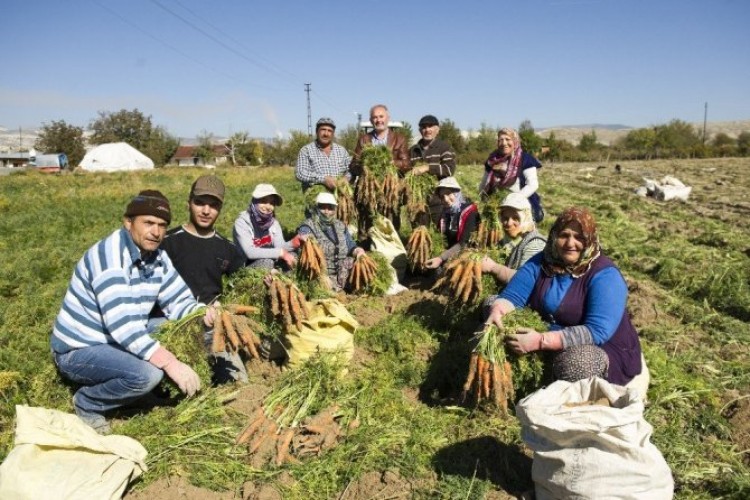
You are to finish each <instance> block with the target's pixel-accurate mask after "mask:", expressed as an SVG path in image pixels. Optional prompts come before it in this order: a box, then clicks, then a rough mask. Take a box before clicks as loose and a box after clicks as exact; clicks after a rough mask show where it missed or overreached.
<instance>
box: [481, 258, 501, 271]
mask: <svg viewBox="0 0 750 500" xmlns="http://www.w3.org/2000/svg"><path fill="white" fill-rule="evenodd" d="M497 265H498V264H497V262H495V261H494V260H492V259H490V258H489V257H487V256H486V255H485V256H484V257H482V273H484V274H487V273H492V274H495V268H496V266H497Z"/></svg>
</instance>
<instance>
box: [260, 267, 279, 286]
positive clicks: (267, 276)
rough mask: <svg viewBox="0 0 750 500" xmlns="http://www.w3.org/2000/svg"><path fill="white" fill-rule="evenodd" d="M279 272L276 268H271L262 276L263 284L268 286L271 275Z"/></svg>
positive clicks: (271, 279)
mask: <svg viewBox="0 0 750 500" xmlns="http://www.w3.org/2000/svg"><path fill="white" fill-rule="evenodd" d="M277 274H279V270H278V269H271V271H270V272H269V273H268V274H266V275H265V276H263V284H264V285H266V286H267V287H269V288H270V286H271V282H272V281H273V277H274V276H276V275H277Z"/></svg>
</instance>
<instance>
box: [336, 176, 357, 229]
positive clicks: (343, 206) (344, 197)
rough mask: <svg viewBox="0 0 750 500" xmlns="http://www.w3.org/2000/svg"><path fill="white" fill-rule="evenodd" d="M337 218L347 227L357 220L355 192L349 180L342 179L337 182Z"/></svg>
mask: <svg viewBox="0 0 750 500" xmlns="http://www.w3.org/2000/svg"><path fill="white" fill-rule="evenodd" d="M336 202H337V203H338V205H337V206H336V218H337V219H339V220H340V221H342V222H343V223H344V224H345V225H347V226H348V225H349V224H351V223H352V222H354V221H356V220H357V210H356V208H355V206H354V191H353V190H352V185H351V184H349V179H347V178H346V177H340V178H339V180H338V181H337V182H336Z"/></svg>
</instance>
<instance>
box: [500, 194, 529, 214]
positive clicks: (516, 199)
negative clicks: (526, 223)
mask: <svg viewBox="0 0 750 500" xmlns="http://www.w3.org/2000/svg"><path fill="white" fill-rule="evenodd" d="M500 207H511V208H515V209H516V210H531V203H529V199H528V198H526V197H525V196H524V195H522V194H519V193H508V196H506V197H505V199H504V200H503V202H502V203H501V204H500Z"/></svg>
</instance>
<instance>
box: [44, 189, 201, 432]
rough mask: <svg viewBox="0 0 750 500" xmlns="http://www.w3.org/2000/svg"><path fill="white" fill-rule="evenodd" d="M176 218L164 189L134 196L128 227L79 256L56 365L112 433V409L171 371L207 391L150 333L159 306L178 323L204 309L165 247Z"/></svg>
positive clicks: (62, 315) (80, 410)
mask: <svg viewBox="0 0 750 500" xmlns="http://www.w3.org/2000/svg"><path fill="white" fill-rule="evenodd" d="M171 220H172V214H171V211H170V207H169V201H168V200H167V199H166V198H165V197H164V195H162V194H161V193H160V192H159V191H154V190H146V191H141V192H140V193H139V194H138V195H137V196H136V197H134V198H133V199H132V200H131V202H130V203H129V204H128V206H127V209H126V210H125V216H124V219H123V227H121V228H120V229H118V230H116V231H115V232H114V233H112V234H111V235H109V236H108V237H106V238H104V239H103V240H101V241H99V242H98V243H96V244H95V245H94V246H93V247H91V248H90V249H89V250H88V251H87V252H86V253H85V254H84V256H83V258H81V260H80V261H78V264H77V265H76V268H75V270H74V272H73V277H72V278H71V281H70V285H69V286H68V291H67V293H66V294H65V298H64V299H63V304H62V308H61V309H60V312H59V313H58V315H57V319H56V320H55V325H54V328H53V331H52V337H51V345H52V352H53V355H54V359H55V363H56V364H57V367H58V369H59V370H60V373H62V375H63V376H65V377H66V378H68V379H70V380H72V381H73V382H76V383H78V384H81V387H80V388H79V389H78V390H77V391H76V393H75V394H74V396H73V405H74V407H75V411H76V414H77V415H78V416H79V417H80V418H81V419H82V420H83V421H84V422H86V423H87V424H89V425H90V426H91V427H93V428H94V429H95V430H97V432H100V433H103V434H104V433H107V432H109V424H108V422H107V420H106V419H105V417H104V414H105V412H107V411H109V410H113V409H115V408H119V407H121V406H125V405H128V404H131V403H133V402H134V401H136V400H138V399H140V398H141V397H143V396H145V395H146V394H148V393H150V392H151V390H152V389H154V388H155V387H156V386H157V384H158V383H159V382H160V381H161V379H162V377H163V376H164V374H165V373H166V375H167V376H168V377H169V378H171V379H172V380H173V381H174V382H175V383H176V384H177V386H178V387H179V388H180V390H182V392H184V393H185V394H187V395H188V396H192V395H193V394H195V392H197V391H198V390H199V389H200V379H199V377H198V375H197V374H196V373H195V371H194V370H193V369H192V368H190V367H189V366H187V365H186V364H184V363H182V362H180V361H179V360H178V359H177V358H176V357H175V356H174V354H172V353H171V352H169V351H168V350H166V349H165V348H164V347H162V346H161V345H160V344H159V342H158V341H156V340H154V339H153V338H152V337H151V336H150V335H149V333H148V330H147V322H148V316H149V312H150V311H151V309H152V308H153V307H154V305H155V304H158V306H159V307H160V308H161V310H162V311H164V314H165V316H166V317H167V318H168V319H172V320H173V319H179V318H182V317H184V316H186V315H187V314H190V313H192V312H193V311H195V310H196V309H198V308H200V307H204V304H201V303H200V302H197V301H196V300H195V298H194V297H193V295H192V293H191V292H190V289H189V288H188V286H187V285H186V284H185V282H184V281H183V279H182V278H181V277H180V275H179V274H178V273H177V271H176V270H175V268H174V265H173V264H172V261H171V260H170V259H169V257H168V256H167V254H166V253H165V252H164V251H163V250H160V249H159V244H160V243H161V242H162V240H163V239H164V235H165V233H166V230H167V226H168V225H169V223H170V221H171ZM213 320H214V311H213V309H212V308H208V309H206V314H205V316H204V322H205V323H206V325H207V326H212V325H213Z"/></svg>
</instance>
